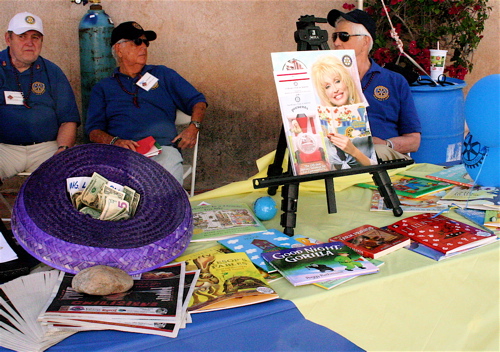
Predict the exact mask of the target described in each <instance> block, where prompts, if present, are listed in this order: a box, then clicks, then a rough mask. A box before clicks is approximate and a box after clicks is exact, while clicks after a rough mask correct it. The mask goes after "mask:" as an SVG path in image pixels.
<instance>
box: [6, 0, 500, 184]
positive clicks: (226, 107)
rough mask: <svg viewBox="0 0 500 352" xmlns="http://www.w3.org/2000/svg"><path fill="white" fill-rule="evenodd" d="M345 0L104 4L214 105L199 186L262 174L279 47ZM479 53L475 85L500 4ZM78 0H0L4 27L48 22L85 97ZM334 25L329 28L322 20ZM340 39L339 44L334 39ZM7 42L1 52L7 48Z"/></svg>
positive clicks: (82, 9)
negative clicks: (303, 23)
mask: <svg viewBox="0 0 500 352" xmlns="http://www.w3.org/2000/svg"><path fill="white" fill-rule="evenodd" d="M344 2H345V1H331V0H330V1H314V0H313V1H291V0H290V1H265V0H258V1H161V0H156V1H154V0H133V1H126V0H102V1H101V3H102V6H103V8H104V10H105V11H106V13H107V14H108V15H109V16H110V17H111V18H112V19H113V21H114V23H115V25H117V24H119V23H121V22H124V21H129V20H135V21H137V22H139V23H140V24H141V25H142V26H143V27H144V28H145V29H152V30H155V31H156V32H157V34H158V39H157V40H156V41H155V42H153V43H152V45H151V46H150V49H149V63H151V64H165V65H167V66H169V67H171V68H173V69H175V70H176V71H178V72H179V73H180V74H181V75H183V76H184V77H185V78H186V79H188V80H189V81H190V82H191V83H193V85H195V86H196V87H197V88H198V89H199V90H200V91H201V92H203V93H204V94H205V95H206V97H207V99H208V102H209V109H208V113H207V118H206V121H205V124H204V125H205V126H204V129H203V131H202V133H201V148H200V157H199V163H198V182H197V184H198V188H199V189H203V188H213V187H219V186H222V185H224V184H227V183H231V182H233V181H239V180H243V179H246V178H248V177H250V176H251V175H253V174H254V173H255V172H256V166H255V160H256V159H258V158H259V157H261V156H263V155H265V154H267V153H268V152H270V151H272V150H273V149H275V147H276V143H277V138H278V135H279V131H280V127H281V116H280V112H279V106H278V101H277V96H276V90H275V86H274V82H273V77H272V68H271V58H270V53H271V52H273V51H295V50H296V43H295V41H294V32H295V30H296V21H297V19H298V18H299V17H300V16H302V15H315V16H317V17H326V15H327V13H328V11H329V10H331V9H332V8H341V6H342V4H343V3H344ZM490 4H491V5H493V7H494V12H493V13H492V16H491V18H490V19H489V20H488V22H487V26H486V27H487V28H486V32H485V34H484V36H485V38H484V40H483V41H482V42H481V44H480V47H479V49H478V51H477V52H476V55H475V60H476V66H475V70H474V72H473V73H472V74H470V75H469V76H468V77H467V79H466V80H467V83H468V87H467V88H466V90H467V89H468V88H469V87H470V86H471V85H472V84H473V83H474V82H476V81H477V80H478V79H480V78H481V77H484V76H485V75H488V74H492V73H499V72H500V67H499V66H500V65H499V58H498V52H499V42H500V40H499V34H498V33H499V20H498V17H499V12H498V11H499V10H498V8H499V6H498V5H499V0H494V1H490ZM88 9H89V5H86V6H82V5H77V4H74V3H71V2H70V0H38V1H35V0H0V13H1V14H2V16H1V21H0V28H5V29H6V28H7V24H8V21H9V19H10V18H11V17H12V16H13V15H14V14H16V13H17V12H21V11H30V12H33V13H35V14H37V15H38V16H40V17H41V18H42V19H43V21H44V27H45V31H46V35H45V38H44V48H43V51H42V55H43V56H44V57H45V58H47V59H49V60H52V61H54V62H55V63H57V64H58V65H59V66H60V67H61V68H62V69H63V71H64V72H65V73H66V75H67V76H68V78H69V80H70V82H71V84H72V86H73V89H74V91H75V93H76V95H77V98H78V100H79V99H80V69H79V56H78V55H79V47H78V25H79V22H80V19H81V18H82V17H83V16H84V14H85V13H86V12H87V11H88ZM320 26H321V27H322V28H324V29H327V30H328V31H330V29H331V27H330V26H329V25H328V24H320ZM329 44H331V43H329ZM4 47H5V44H4V42H3V41H2V43H1V45H0V48H2V49H3V48H4Z"/></svg>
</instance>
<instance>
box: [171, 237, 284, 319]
mask: <svg viewBox="0 0 500 352" xmlns="http://www.w3.org/2000/svg"><path fill="white" fill-rule="evenodd" d="M226 251H228V249H227V248H224V247H223V246H221V245H217V246H213V247H210V248H207V249H204V250H202V251H198V252H195V253H191V254H187V255H184V256H181V257H179V258H177V259H176V260H178V261H185V262H186V269H187V270H200V276H199V278H198V281H197V282H196V286H195V290H194V292H193V295H192V297H191V300H190V302H189V305H188V311H189V312H191V313H199V312H208V311H213V310H220V309H228V308H234V307H240V306H246V305H249V304H255V303H260V302H266V301H269V300H272V299H276V298H278V294H277V293H276V292H275V291H274V290H273V289H272V288H271V287H270V286H269V285H268V283H267V281H266V279H265V278H264V277H263V276H262V274H261V273H260V272H259V271H258V270H257V268H256V267H255V265H254V264H253V263H252V261H251V260H250V259H249V258H248V256H247V255H246V254H245V253H241V252H240V253H226Z"/></svg>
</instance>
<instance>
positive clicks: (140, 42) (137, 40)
mask: <svg viewBox="0 0 500 352" xmlns="http://www.w3.org/2000/svg"><path fill="white" fill-rule="evenodd" d="M126 42H134V44H135V45H137V46H141V45H142V43H144V44H146V47H148V46H149V40H147V39H142V38H137V39H131V40H124V41H119V42H118V43H126Z"/></svg>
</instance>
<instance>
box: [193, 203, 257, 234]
mask: <svg viewBox="0 0 500 352" xmlns="http://www.w3.org/2000/svg"><path fill="white" fill-rule="evenodd" d="M192 210H193V223H194V229H193V237H192V238H191V241H192V242H200V241H215V240H220V239H224V238H228V237H233V236H237V235H239V234H242V233H249V232H257V231H263V230H266V227H265V226H264V225H263V224H262V223H261V222H260V220H259V219H257V217H256V216H255V214H254V213H253V212H252V210H251V209H250V207H249V206H248V205H246V204H244V203H242V204H224V205H196V206H193V207H192Z"/></svg>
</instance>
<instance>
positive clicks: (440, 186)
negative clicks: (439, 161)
mask: <svg viewBox="0 0 500 352" xmlns="http://www.w3.org/2000/svg"><path fill="white" fill-rule="evenodd" d="M391 181H392V185H393V186H394V190H395V191H396V194H399V195H402V196H405V197H410V198H418V197H422V196H425V195H429V194H431V193H435V192H439V191H443V190H445V189H449V188H452V187H453V185H451V184H450V183H448V182H441V181H436V180H431V179H428V178H423V177H415V176H406V175H400V174H396V175H394V176H392V177H391ZM356 186H359V187H363V188H369V189H378V187H377V185H375V183H374V182H367V183H357V184H356Z"/></svg>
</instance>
